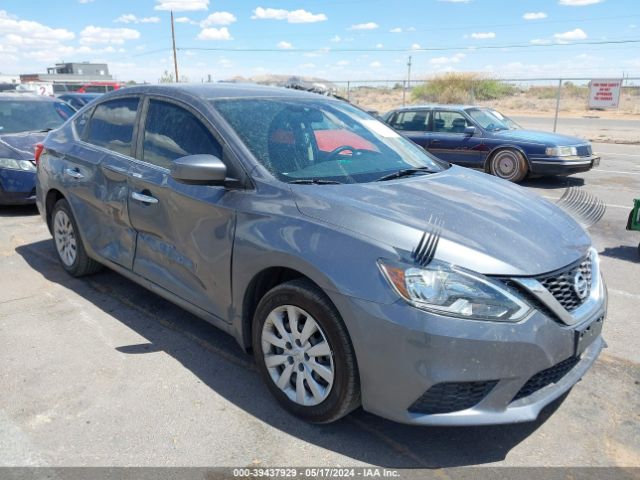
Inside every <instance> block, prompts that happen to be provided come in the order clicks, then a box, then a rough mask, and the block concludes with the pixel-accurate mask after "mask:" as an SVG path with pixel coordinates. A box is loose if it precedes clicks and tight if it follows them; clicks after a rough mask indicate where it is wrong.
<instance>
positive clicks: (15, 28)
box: [0, 10, 75, 42]
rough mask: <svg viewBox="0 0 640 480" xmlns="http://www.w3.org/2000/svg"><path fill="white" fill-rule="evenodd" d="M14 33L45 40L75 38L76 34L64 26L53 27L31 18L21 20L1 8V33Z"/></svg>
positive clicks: (54, 40) (57, 40)
mask: <svg viewBox="0 0 640 480" xmlns="http://www.w3.org/2000/svg"><path fill="white" fill-rule="evenodd" d="M2 34H12V35H16V36H20V37H23V36H24V37H26V38H29V39H34V40H41V41H43V42H61V41H66V40H73V39H74V38H75V34H74V33H73V32H70V31H69V30H66V29H64V28H51V27H47V26H46V25H43V24H41V23H38V22H33V21H31V20H20V19H19V18H17V17H14V16H12V15H9V14H8V13H7V12H6V11H5V10H0V35H2Z"/></svg>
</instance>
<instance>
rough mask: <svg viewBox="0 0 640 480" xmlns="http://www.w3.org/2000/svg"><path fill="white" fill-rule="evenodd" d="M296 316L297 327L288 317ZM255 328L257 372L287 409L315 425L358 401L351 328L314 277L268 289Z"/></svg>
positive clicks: (331, 419)
mask: <svg viewBox="0 0 640 480" xmlns="http://www.w3.org/2000/svg"><path fill="white" fill-rule="evenodd" d="M292 314H293V318H296V320H295V323H294V325H298V328H293V326H292V323H291V322H290V320H289V318H290V316H291V315H292ZM278 319H280V320H279V321H278ZM274 320H275V322H274ZM310 320H311V323H309V322H310ZM314 324H315V327H316V330H313V328H312V327H313V325H314ZM305 326H306V327H309V330H308V331H305V328H304V327H305ZM282 329H284V331H283V330H282ZM294 330H297V331H296V332H294ZM310 331H313V334H311V335H308V332H310ZM252 332H253V333H252V337H253V352H254V356H255V360H256V363H257V365H258V370H259V371H260V374H261V375H262V377H263V379H264V381H265V382H266V384H267V386H268V388H269V390H270V391H271V393H272V394H273V395H274V396H275V397H276V399H277V400H278V402H279V403H280V405H282V406H283V407H284V409H285V410H287V411H288V412H290V413H292V414H293V415H295V416H297V417H299V418H301V419H303V420H305V421H308V422H311V423H330V422H334V421H336V420H338V419H340V418H342V417H344V416H345V415H347V414H348V413H349V412H351V411H352V410H354V409H355V408H357V407H358V406H359V405H360V381H359V377H358V367H357V363H356V358H355V353H354V351H353V346H352V344H351V340H350V339H349V335H348V333H347V329H346V327H345V325H344V323H343V321H342V318H340V315H339V313H338V312H337V310H336V308H335V307H334V306H333V304H332V303H331V301H330V300H329V298H328V297H327V296H326V295H325V294H324V293H323V292H322V291H321V290H319V289H318V288H317V287H316V286H315V285H313V284H312V283H311V282H310V281H308V280H306V279H296V280H292V281H289V282H286V283H283V284H281V285H278V286H276V287H274V288H273V289H272V290H270V291H269V292H267V294H266V295H265V296H264V297H263V298H262V299H261V300H260V303H259V304H258V307H257V309H256V312H255V315H254V317H253V328H252ZM305 337H308V340H305ZM266 338H269V339H270V340H266ZM298 340H302V341H303V342H304V343H302V342H300V343H296V341H298ZM271 342H274V343H271ZM276 344H277V346H276ZM307 352H309V353H311V352H314V353H313V354H311V355H309V354H308V353H307ZM265 353H266V356H265ZM327 353H328V355H327ZM267 358H270V359H271V362H270V363H269V366H268V365H267V361H268V360H267ZM274 360H275V361H274ZM287 371H288V372H287ZM318 372H320V373H322V375H320V374H319V373H318ZM327 372H332V376H331V377H329V375H328V373H327ZM329 378H330V380H329ZM299 380H300V382H301V383H300V384H299V383H298V381H299ZM277 381H281V382H282V386H278V385H277V384H276V382H277ZM298 387H301V388H298ZM312 387H313V388H312ZM300 392H301V393H302V394H301V395H300Z"/></svg>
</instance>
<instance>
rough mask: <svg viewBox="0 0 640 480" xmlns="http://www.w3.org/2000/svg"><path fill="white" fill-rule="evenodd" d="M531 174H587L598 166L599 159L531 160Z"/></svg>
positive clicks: (593, 156)
mask: <svg viewBox="0 0 640 480" xmlns="http://www.w3.org/2000/svg"><path fill="white" fill-rule="evenodd" d="M529 163H530V164H531V173H533V174H536V175H570V174H573V173H580V172H587V171H589V170H591V169H592V168H595V167H597V166H598V165H600V157H599V156H596V155H592V156H589V157H544V158H540V159H537V158H531V159H530V160H529Z"/></svg>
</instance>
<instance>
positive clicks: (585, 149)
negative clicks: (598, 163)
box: [576, 145, 591, 157]
mask: <svg viewBox="0 0 640 480" xmlns="http://www.w3.org/2000/svg"><path fill="white" fill-rule="evenodd" d="M576 150H577V151H578V156H579V157H589V156H591V145H580V146H579V147H577V148H576Z"/></svg>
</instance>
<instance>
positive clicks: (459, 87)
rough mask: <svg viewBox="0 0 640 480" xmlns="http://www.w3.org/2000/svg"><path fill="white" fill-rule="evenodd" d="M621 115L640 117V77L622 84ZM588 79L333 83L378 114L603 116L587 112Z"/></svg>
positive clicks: (467, 78) (466, 76) (618, 111)
mask: <svg viewBox="0 0 640 480" xmlns="http://www.w3.org/2000/svg"><path fill="white" fill-rule="evenodd" d="M622 80H623V81H622V85H621V90H620V100H619V104H618V107H617V108H614V109H608V112H609V113H612V112H613V113H614V114H615V115H617V116H624V115H629V116H631V115H640V77H633V78H631V77H626V78H624V79H622ZM590 81H591V79H589V78H551V79H549V78H530V79H499V78H489V77H480V76H477V75H469V74H451V75H445V76H442V77H438V78H434V79H431V80H412V81H410V82H408V81H406V80H357V81H334V82H331V83H332V85H333V88H334V89H335V90H336V93H337V94H338V95H340V96H342V97H344V98H347V99H348V100H349V101H351V102H353V103H355V104H357V105H359V106H361V107H363V108H365V109H367V110H371V111H377V112H380V113H383V112H386V111H388V110H390V109H393V108H397V107H400V106H404V105H411V104H420V103H442V104H452V103H455V104H475V105H482V106H489V107H493V108H496V109H497V110H500V111H502V112H504V113H506V114H510V115H525V116H545V117H554V116H555V115H556V114H559V115H561V116H562V115H563V114H565V115H566V114H569V115H570V116H582V117H584V116H589V115H594V116H601V115H603V112H602V111H600V110H601V109H600V110H596V109H590V108H589V82H590Z"/></svg>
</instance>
